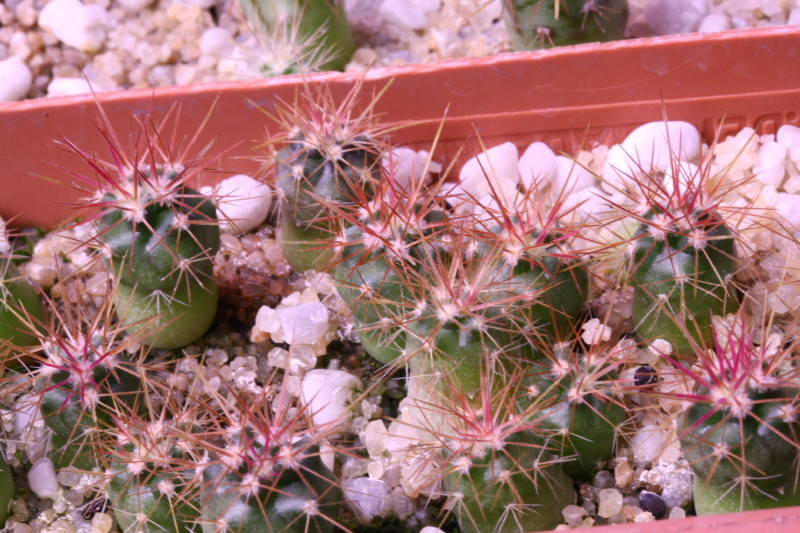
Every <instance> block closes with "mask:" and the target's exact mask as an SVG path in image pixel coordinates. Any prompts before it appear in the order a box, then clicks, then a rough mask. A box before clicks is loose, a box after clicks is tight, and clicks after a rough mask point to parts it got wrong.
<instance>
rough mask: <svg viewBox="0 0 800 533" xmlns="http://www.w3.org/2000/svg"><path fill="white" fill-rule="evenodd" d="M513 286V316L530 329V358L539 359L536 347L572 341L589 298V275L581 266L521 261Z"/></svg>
mask: <svg viewBox="0 0 800 533" xmlns="http://www.w3.org/2000/svg"><path fill="white" fill-rule="evenodd" d="M513 285H514V286H515V287H518V288H519V292H520V294H521V299H520V302H519V303H518V304H517V305H516V306H515V307H516V308H517V309H516V310H515V312H514V313H516V314H517V315H519V316H521V317H524V321H525V323H526V325H529V326H528V327H529V328H532V331H529V332H528V334H529V336H530V340H531V348H532V349H533V350H534V353H533V354H532V355H531V357H533V358H536V359H538V358H539V357H538V355H536V353H535V352H537V351H538V350H537V348H536V346H535V345H536V344H538V343H541V342H549V343H553V342H559V341H561V340H564V339H569V338H572V336H573V334H574V332H575V329H576V327H575V323H576V320H577V318H578V316H579V315H580V313H581V311H582V310H583V305H584V303H585V302H586V299H587V298H588V296H589V274H588V271H587V269H586V268H585V267H584V266H583V265H580V264H574V265H569V264H568V263H565V262H564V261H563V260H562V259H559V258H558V257H555V256H545V257H542V258H540V259H538V260H536V261H529V260H522V261H520V262H519V263H518V264H517V265H516V266H515V267H514V277H513ZM526 294H528V295H530V296H532V297H533V298H532V299H531V298H526V297H525V295H526ZM512 314H513V313H512Z"/></svg>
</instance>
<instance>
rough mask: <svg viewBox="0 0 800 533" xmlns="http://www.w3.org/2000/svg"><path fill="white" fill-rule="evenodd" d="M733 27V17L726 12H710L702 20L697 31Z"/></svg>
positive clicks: (704, 31) (703, 31)
mask: <svg viewBox="0 0 800 533" xmlns="http://www.w3.org/2000/svg"><path fill="white" fill-rule="evenodd" d="M729 29H731V19H730V17H728V15H726V14H725V13H709V14H708V15H706V16H705V17H703V20H702V21H700V27H698V28H697V31H699V32H701V33H712V32H717V31H725V30H729Z"/></svg>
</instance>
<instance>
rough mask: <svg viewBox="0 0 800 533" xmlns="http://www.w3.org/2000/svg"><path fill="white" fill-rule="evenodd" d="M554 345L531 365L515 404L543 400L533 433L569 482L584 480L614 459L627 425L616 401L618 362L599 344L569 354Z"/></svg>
mask: <svg viewBox="0 0 800 533" xmlns="http://www.w3.org/2000/svg"><path fill="white" fill-rule="evenodd" d="M571 344H572V343H569V342H564V343H559V344H557V345H556V347H555V348H554V349H553V350H552V351H551V352H550V353H549V354H548V358H547V359H546V360H545V361H544V366H545V368H544V369H542V368H541V364H534V365H532V366H531V369H530V373H529V375H528V376H526V384H525V387H522V388H521V390H520V393H521V394H520V396H519V399H518V401H519V402H521V403H522V404H523V405H527V404H528V403H529V402H531V400H532V399H533V398H538V397H540V396H545V397H549V398H550V400H549V402H548V405H546V406H544V407H543V409H541V412H540V413H539V415H538V416H539V420H540V423H539V429H540V431H541V432H542V433H545V434H546V435H547V442H548V444H549V448H550V451H551V453H552V454H554V455H555V456H556V457H560V458H562V460H563V461H564V462H563V464H562V466H563V469H564V471H565V472H566V473H567V474H569V475H570V476H571V477H572V478H573V479H576V480H579V481H584V482H585V481H590V480H591V479H592V477H593V476H594V474H596V473H597V471H598V470H599V469H600V468H602V467H603V466H605V465H606V464H607V463H608V461H609V460H611V459H612V458H613V456H614V452H615V450H616V446H617V441H618V439H619V438H620V435H622V434H623V427H624V426H625V425H626V424H627V422H628V413H627V411H626V409H625V406H624V404H623V402H622V401H621V400H620V399H619V398H617V397H616V392H617V388H618V387H617V386H616V378H617V367H618V366H619V365H620V362H621V361H620V360H618V359H616V358H615V357H613V356H612V350H609V349H608V346H607V345H605V344H604V343H601V344H596V345H590V346H585V347H583V349H582V350H580V351H579V350H576V349H573V348H572V347H571V346H570V345H571Z"/></svg>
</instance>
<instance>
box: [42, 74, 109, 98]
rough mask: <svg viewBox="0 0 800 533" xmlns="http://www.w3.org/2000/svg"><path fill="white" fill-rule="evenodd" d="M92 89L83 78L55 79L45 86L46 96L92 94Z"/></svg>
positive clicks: (95, 88) (96, 89)
mask: <svg viewBox="0 0 800 533" xmlns="http://www.w3.org/2000/svg"><path fill="white" fill-rule="evenodd" d="M92 88H94V90H95V91H98V88H97V87H95V86H93V85H90V84H89V82H88V81H86V80H85V79H84V78H55V79H53V80H52V81H51V82H50V83H49V84H48V85H47V96H72V95H74V94H87V93H90V92H92Z"/></svg>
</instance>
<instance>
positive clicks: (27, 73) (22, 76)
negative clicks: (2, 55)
mask: <svg viewBox="0 0 800 533" xmlns="http://www.w3.org/2000/svg"><path fill="white" fill-rule="evenodd" d="M32 83H33V75H32V74H31V69H30V68H28V65H26V64H25V62H23V61H22V59H20V58H18V57H16V56H11V57H9V58H8V59H4V60H2V61H0V102H15V101H17V100H22V99H23V98H25V95H26V94H28V91H29V90H30V88H31V84H32Z"/></svg>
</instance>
